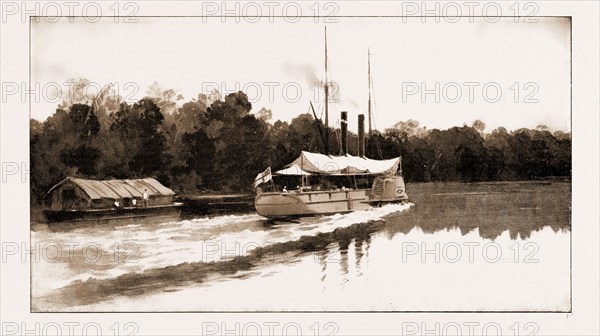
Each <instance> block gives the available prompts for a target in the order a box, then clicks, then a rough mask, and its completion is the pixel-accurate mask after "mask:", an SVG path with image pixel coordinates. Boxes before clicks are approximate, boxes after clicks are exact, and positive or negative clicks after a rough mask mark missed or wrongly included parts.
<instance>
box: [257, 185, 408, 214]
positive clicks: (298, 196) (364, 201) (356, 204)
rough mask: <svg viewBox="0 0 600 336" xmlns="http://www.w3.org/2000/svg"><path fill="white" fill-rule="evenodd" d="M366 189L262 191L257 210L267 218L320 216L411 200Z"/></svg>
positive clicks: (258, 198) (258, 196)
mask: <svg viewBox="0 0 600 336" xmlns="http://www.w3.org/2000/svg"><path fill="white" fill-rule="evenodd" d="M368 191H369V190H367V189H358V190H342V191H316V192H294V191H291V192H287V193H280V192H276V193H262V194H259V195H257V196H256V199H255V201H254V207H255V209H256V212H257V213H258V214H259V215H261V216H263V217H267V218H290V217H304V216H318V215H327V214H335V213H348V212H352V211H359V210H368V209H371V208H374V207H377V206H381V205H383V204H388V203H402V202H405V201H408V199H386V200H374V199H370V198H369V196H368V194H367V193H368Z"/></svg>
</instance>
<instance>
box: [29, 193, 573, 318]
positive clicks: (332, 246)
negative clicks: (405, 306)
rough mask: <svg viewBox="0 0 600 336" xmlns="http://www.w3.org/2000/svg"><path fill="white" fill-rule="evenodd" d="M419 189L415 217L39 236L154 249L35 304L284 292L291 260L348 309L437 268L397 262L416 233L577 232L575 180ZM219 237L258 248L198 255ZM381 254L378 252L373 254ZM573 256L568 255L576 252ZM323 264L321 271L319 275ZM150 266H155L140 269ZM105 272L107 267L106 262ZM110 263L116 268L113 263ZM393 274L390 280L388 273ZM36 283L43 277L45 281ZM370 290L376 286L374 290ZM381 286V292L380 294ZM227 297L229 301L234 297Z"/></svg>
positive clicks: (228, 219)
mask: <svg viewBox="0 0 600 336" xmlns="http://www.w3.org/2000/svg"><path fill="white" fill-rule="evenodd" d="M409 191H410V195H411V197H412V199H413V201H414V203H415V205H414V206H413V207H412V208H411V209H410V210H409V211H402V212H381V213H380V214H378V215H377V216H375V215H373V213H369V214H356V213H353V214H348V215H335V216H329V217H325V218H307V219H299V220H296V221H294V222H280V221H278V222H273V221H266V220H263V219H261V218H260V217H258V216H256V215H242V216H223V217H219V218H213V219H206V220H198V221H182V222H174V223H163V224H160V225H156V226H127V227H125V228H118V227H117V228H115V227H110V230H108V231H103V229H102V228H98V227H94V228H81V229H78V230H79V231H77V230H75V231H72V232H69V233H68V235H66V234H65V233H62V234H60V236H56V235H50V236H44V234H45V233H44V232H38V233H37V234H36V236H35V238H36V239H41V238H40V236H43V237H44V238H47V239H64V240H68V239H70V238H74V237H78V238H81V237H82V235H84V234H90V233H93V236H94V237H95V239H98V237H100V236H106V237H105V238H104V239H105V240H107V241H109V238H108V237H114V236H115V235H117V236H119V235H123V234H124V233H125V234H127V235H129V236H130V239H133V241H136V242H138V243H140V242H143V241H147V242H149V244H147V245H144V246H143V248H144V250H143V251H142V252H143V253H142V254H143V256H144V257H147V259H142V265H134V266H136V267H137V268H136V267H132V268H128V269H123V271H124V272H125V273H123V274H121V275H118V276H112V277H111V276H109V277H107V278H105V279H102V278H92V279H89V280H85V281H77V282H72V283H70V284H67V285H66V286H63V287H62V288H60V289H58V290H55V291H53V292H51V293H50V294H44V295H41V296H40V297H34V298H33V301H34V306H35V307H38V309H40V310H42V311H44V310H46V309H47V307H54V308H56V309H58V310H61V309H68V307H71V306H79V305H94V304H98V303H100V302H102V301H105V300H108V301H110V300H116V299H117V298H119V297H127V298H133V297H138V296H148V295H155V294H153V293H157V292H165V291H167V292H172V291H173V290H174V289H182V288H195V287H197V286H203V287H202V288H205V287H206V286H208V287H210V288H212V289H211V290H213V291H216V292H219V291H220V290H219V288H227V286H232V285H231V281H235V282H236V283H251V284H249V285H247V286H256V284H255V281H256V280H255V279H256V278H259V279H262V280H261V281H264V282H267V280H266V279H271V280H269V281H276V283H275V284H274V286H279V287H281V286H286V285H287V283H288V281H289V279H286V280H278V279H280V278H282V277H283V278H285V276H286V274H288V273H289V274H293V273H294V271H293V269H289V268H288V269H286V270H285V271H280V270H278V268H277V267H278V265H282V264H286V265H290V267H292V266H291V265H293V267H294V268H297V269H306V273H303V277H304V278H303V279H305V282H304V283H302V282H301V283H298V284H297V285H296V287H295V290H296V291H298V293H304V291H308V288H311V286H312V285H311V280H310V277H311V276H312V277H314V279H315V280H317V282H318V284H319V288H320V292H321V293H330V294H329V295H333V297H332V298H331V299H332V300H334V301H336V302H337V303H338V304H340V303H341V302H344V300H345V299H346V298H345V296H347V295H348V294H347V293H346V292H343V291H344V290H347V291H348V290H353V291H355V292H353V294H356V295H357V296H361V295H362V296H366V297H367V299H369V300H380V301H381V302H387V300H391V298H388V297H387V295H388V294H390V293H388V292H389V291H392V292H394V293H395V291H402V289H399V288H397V286H401V284H398V283H397V282H398V281H399V280H398V279H401V280H402V281H403V284H402V285H406V286H408V288H409V289H410V286H411V284H410V281H411V276H406V274H408V273H410V274H419V272H426V271H429V269H426V270H423V269H420V267H421V266H420V265H412V266H411V267H412V268H413V269H407V270H405V269H403V268H398V265H397V264H393V262H394V261H395V260H396V258H398V256H399V254H400V252H401V251H400V249H401V247H400V246H401V245H400V244H401V243H402V242H403V241H405V240H406V239H408V237H410V239H412V240H413V241H417V242H419V241H425V240H426V238H425V237H424V236H423V235H429V236H430V237H437V236H436V235H435V234H436V233H444V234H445V233H451V232H454V231H458V232H460V234H461V235H462V236H467V235H469V234H471V233H474V232H477V234H478V236H479V237H480V238H481V239H488V240H495V239H498V238H499V237H500V236H501V235H502V234H503V233H504V232H507V231H508V236H509V237H510V239H512V240H516V239H529V238H530V237H531V235H532V233H533V232H536V231H540V230H542V229H543V228H544V227H550V228H551V229H552V230H553V231H554V232H558V231H564V232H567V231H568V230H569V229H570V185H569V184H560V183H557V184H543V185H537V184H519V183H506V184H437V183H436V184H433V183H432V184H415V185H411V186H410V190H409ZM54 234H56V233H54ZM65 235H66V236H65ZM67 237H68V238H67ZM159 238H160V239H159ZM215 240H216V241H223V242H235V243H238V244H244V242H246V243H247V244H248V243H251V244H254V245H253V247H256V248H253V249H247V250H244V251H242V252H240V253H239V255H237V256H235V257H233V258H223V259H218V258H217V259H211V260H205V258H204V256H202V255H199V254H198V252H197V249H198V246H199V245H198V244H199V243H201V242H205V241H215ZM151 241H152V242H151ZM157 249H158V250H157ZM170 250H172V252H171V254H172V257H171V258H167V259H166V262H163V261H160V262H155V261H152V262H150V260H154V259H150V258H156V257H155V256H154V254H157V255H158V256H160V255H161V254H163V253H167V252H168V251H170ZM373 250H374V251H376V252H375V254H374V257H371V255H372V253H373ZM181 251H187V252H186V254H185V258H182V252H181ZM563 252H567V253H568V250H566V251H563ZM307 258H308V259H307ZM163 259H164V258H163ZM307 260H310V261H307ZM315 262H316V265H318V268H317V269H315V270H313V268H312V267H313V266H314V265H315ZM386 263H387V264H386ZM148 265H153V267H151V268H139V267H138V266H146V267H147V266H148ZM34 266H36V265H34ZM88 266H89V265H82V264H77V265H75V266H74V265H71V264H67V267H75V269H83V268H84V267H88ZM402 266H404V267H407V266H406V265H402ZM95 267H96V268H98V265H95ZM102 267H103V268H107V267H108V268H110V267H115V268H116V266H114V265H112V266H111V265H110V264H109V265H108V266H107V265H103V266H102ZM472 269H476V267H472ZM36 271H38V270H36ZM107 271H113V272H114V271H115V270H114V269H108V270H107ZM387 271H389V272H390V274H386V273H387ZM282 272H283V273H282ZM394 272H395V273H394ZM405 272H406V273H405ZM446 272H447V273H446V274H453V273H452V272H456V271H455V270H452V269H449V270H446ZM511 272H512V270H511ZM38 273H39V272H38ZM109 273H110V272H109ZM33 274H34V275H35V274H36V272H33ZM257 274H263V276H256V275H257ZM435 274H437V275H435ZM439 274H443V272H442V271H441V270H437V271H436V272H434V275H432V276H433V277H434V278H437V277H439ZM500 275H501V274H500ZM500 278H501V277H500ZM36 279H37V280H36V281H43V279H41V278H39V277H38V278H36ZM227 279H229V280H227ZM225 280H227V281H225ZM421 281H422V280H421ZM368 284H371V285H372V286H374V287H372V288H375V290H368V289H367V288H368V287H369V286H368ZM298 286H299V287H298ZM390 286H392V287H390ZM251 288H252V287H249V289H251ZM305 288H306V289H305ZM377 288H380V290H379V291H377ZM340 293H345V294H340ZM205 294H206V293H205ZM222 294H223V295H224V296H226V293H222ZM162 295H165V294H162ZM299 295H300V294H299ZM307 295H310V293H309V294H307ZM340 295H342V296H340ZM405 295H407V294H406V293H405ZM342 297H344V298H342ZM397 301H403V298H400V297H398V298H397ZM376 302H379V301H376ZM274 304H276V303H274ZM278 304H281V303H278ZM311 304H312V303H311ZM346 304H347V303H346ZM274 308H275V309H276V308H277V307H274ZM246 309H250V310H252V309H251V308H246ZM291 309H294V307H292V308H291ZM296 309H300V308H298V307H296ZM316 309H319V308H318V307H317V308H316ZM150 310H151V309H150ZM166 310H168V309H166ZM209 310H210V309H209Z"/></svg>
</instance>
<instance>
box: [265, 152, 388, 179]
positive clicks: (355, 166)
mask: <svg viewBox="0 0 600 336" xmlns="http://www.w3.org/2000/svg"><path fill="white" fill-rule="evenodd" d="M399 165H400V157H397V158H393V159H389V160H373V159H368V158H363V157H359V156H352V155H346V156H331V155H324V154H318V153H311V152H304V151H303V152H302V153H300V156H299V157H298V158H297V159H296V160H294V161H293V162H292V163H290V164H288V165H287V166H286V167H285V168H284V169H282V170H279V171H277V172H275V174H277V175H384V174H390V175H391V174H395V173H396V171H397V170H398V167H399Z"/></svg>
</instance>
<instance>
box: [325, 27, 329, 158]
mask: <svg viewBox="0 0 600 336" xmlns="http://www.w3.org/2000/svg"><path fill="white" fill-rule="evenodd" d="M328 105H329V83H328V82H327V27H325V155H329V106H328Z"/></svg>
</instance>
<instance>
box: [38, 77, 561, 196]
mask: <svg viewBox="0 0 600 336" xmlns="http://www.w3.org/2000/svg"><path fill="white" fill-rule="evenodd" d="M70 97H71V99H68V100H65V101H63V102H62V103H61V104H60V105H59V106H58V108H57V109H56V112H55V113H54V114H53V115H52V116H50V117H49V118H48V119H47V120H45V121H43V122H40V121H37V120H35V119H32V120H31V122H30V145H31V147H30V154H31V155H30V158H31V170H30V177H31V197H32V201H33V202H36V203H37V202H38V201H40V199H41V198H42V196H43V195H44V193H45V192H46V191H47V190H48V189H49V188H50V187H52V186H53V185H54V184H56V183H57V182H59V181H61V180H62V179H63V178H65V177H66V176H81V177H86V178H96V179H108V178H119V179H121V178H142V177H155V178H157V179H158V180H159V181H160V182H161V183H163V184H164V185H166V186H169V187H171V188H173V189H174V190H176V191H177V192H179V193H195V192H211V191H218V192H240V191H250V190H251V188H252V180H253V178H254V176H256V174H257V173H259V172H261V171H263V170H264V169H265V168H266V167H267V166H271V167H273V169H279V168H282V167H283V166H284V165H285V164H287V163H289V162H291V161H292V160H293V159H295V158H296V157H297V156H298V155H299V153H300V151H302V150H308V151H314V152H322V151H323V149H324V148H323V147H324V145H323V143H322V141H321V140H320V139H321V137H320V135H319V130H318V127H317V123H318V121H316V120H315V119H314V118H313V116H312V115H311V114H300V115H298V116H297V117H296V118H294V119H293V120H292V121H291V122H290V123H288V122H282V121H272V120H271V116H272V113H271V111H270V110H267V109H265V108H263V109H260V110H258V111H256V109H253V106H252V104H251V103H250V102H249V101H248V98H247V96H246V95H245V94H244V93H243V92H238V93H232V94H228V95H226V96H224V97H222V96H221V95H220V94H219V93H217V92H215V93H213V94H211V95H204V94H200V95H198V97H197V98H195V99H192V100H190V101H187V102H184V103H183V104H177V101H178V100H181V99H182V98H181V97H178V96H177V95H176V93H175V92H174V91H173V90H161V89H160V88H159V87H158V86H157V85H156V86H154V87H153V88H151V90H150V91H149V92H148V96H147V97H146V98H144V99H141V100H139V101H138V102H136V103H133V104H128V103H126V102H123V101H122V99H121V98H120V97H118V96H117V97H102V95H100V96H98V97H85V96H82V95H81V94H79V95H76V94H75V95H74V94H71V95H70ZM74 97H75V98H74ZM361 113H362V112H361ZM328 131H329V132H330V136H329V139H330V145H329V147H330V148H331V149H332V154H338V153H337V152H338V148H339V147H340V145H339V131H337V130H335V129H333V128H331V129H329V130H328ZM348 143H349V152H350V153H351V154H356V153H357V144H358V137H357V135H356V134H352V133H350V134H349V140H348ZM399 155H401V156H402V157H403V164H402V168H403V174H404V176H405V179H406V180H407V182H428V181H464V182H474V181H505V180H532V179H542V178H548V177H556V176H561V177H568V176H570V174H571V135H570V133H566V132H562V131H556V132H553V133H552V132H550V131H549V130H548V129H547V128H546V127H544V126H542V125H540V126H538V127H537V128H536V129H526V128H523V129H518V130H514V131H510V132H509V131H507V130H506V129H504V128H502V127H500V128H497V129H494V130H491V131H488V130H486V129H485V124H484V123H483V122H481V121H479V120H476V121H474V122H473V123H472V124H471V125H466V124H465V125H463V126H458V127H452V128H450V129H447V130H438V129H426V128H423V127H420V126H419V123H418V122H417V121H414V120H408V121H399V122H398V123H397V124H396V125H394V127H391V128H389V129H386V130H383V131H381V132H379V131H375V132H374V135H373V136H372V137H371V138H370V139H369V140H368V142H367V156H368V157H371V158H377V159H379V158H383V159H386V158H391V157H395V156H399Z"/></svg>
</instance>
